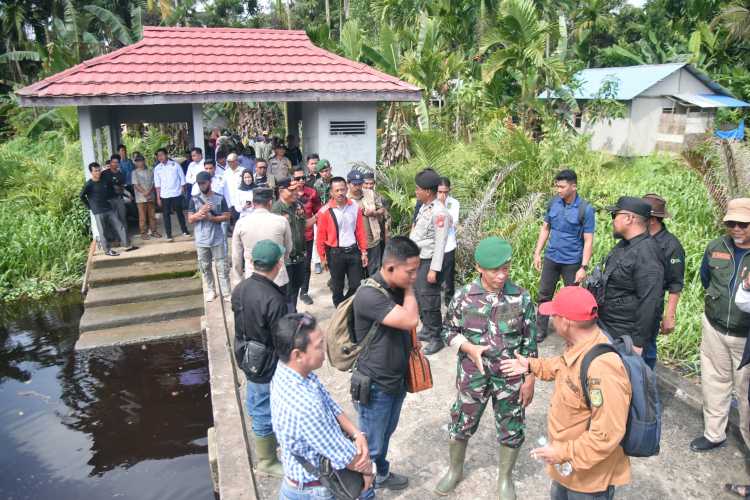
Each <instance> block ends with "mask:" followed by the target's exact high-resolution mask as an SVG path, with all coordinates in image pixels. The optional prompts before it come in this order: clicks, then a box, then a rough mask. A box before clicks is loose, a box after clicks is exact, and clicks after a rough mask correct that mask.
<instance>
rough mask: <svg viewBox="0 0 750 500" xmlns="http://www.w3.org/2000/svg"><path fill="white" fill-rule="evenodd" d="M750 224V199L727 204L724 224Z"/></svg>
mask: <svg viewBox="0 0 750 500" xmlns="http://www.w3.org/2000/svg"><path fill="white" fill-rule="evenodd" d="M730 220H731V221H735V222H750V198H735V199H733V200H729V203H727V214H726V215H725V216H724V222H726V221H730Z"/></svg>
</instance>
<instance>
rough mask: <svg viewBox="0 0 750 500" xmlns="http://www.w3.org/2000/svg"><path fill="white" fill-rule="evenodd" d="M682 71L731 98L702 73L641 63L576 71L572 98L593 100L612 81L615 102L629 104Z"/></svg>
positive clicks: (672, 65) (546, 95) (545, 94)
mask: <svg viewBox="0 0 750 500" xmlns="http://www.w3.org/2000/svg"><path fill="white" fill-rule="evenodd" d="M682 68H685V69H686V70H687V71H689V72H690V73H691V74H692V75H693V76H695V77H696V78H697V79H698V80H700V81H701V82H702V83H703V84H705V85H706V86H707V87H708V88H710V89H711V90H713V91H714V92H716V93H717V94H722V95H727V96H731V95H732V94H731V93H730V92H729V91H728V90H727V89H725V88H724V87H722V86H721V85H719V84H718V83H716V82H714V81H713V80H711V78H709V77H708V75H706V74H705V73H703V72H702V71H699V70H698V69H696V68H695V67H693V66H691V65H690V64H687V63H669V64H642V65H639V66H623V67H616V68H590V69H584V70H582V71H579V72H578V73H576V74H575V76H574V77H573V78H574V80H575V81H576V82H577V83H578V84H579V85H580V87H579V88H578V89H577V90H576V92H575V98H576V99H593V98H595V97H596V95H597V93H598V92H599V90H600V89H601V88H602V84H604V82H605V81H606V80H610V79H614V80H616V81H617V83H618V89H617V96H616V99H618V100H621V101H629V100H631V99H633V98H635V97H636V96H638V95H640V94H642V93H643V92H645V91H646V90H648V89H650V88H651V87H653V86H654V85H656V84H657V83H659V82H661V81H662V80H664V79H665V78H667V77H668V76H669V75H671V74H672V73H674V72H675V71H677V70H679V69H682ZM539 97H540V98H542V99H547V98H549V97H552V98H554V97H556V96H555V94H554V93H550V92H547V91H545V92H543V93H542V94H541V95H540V96H539Z"/></svg>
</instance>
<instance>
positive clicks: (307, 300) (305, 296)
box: [299, 293, 313, 306]
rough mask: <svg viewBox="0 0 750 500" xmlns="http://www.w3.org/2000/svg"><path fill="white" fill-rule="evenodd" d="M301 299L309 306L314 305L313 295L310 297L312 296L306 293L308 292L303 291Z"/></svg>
mask: <svg viewBox="0 0 750 500" xmlns="http://www.w3.org/2000/svg"><path fill="white" fill-rule="evenodd" d="M299 299H300V300H301V301H302V302H304V303H305V304H307V305H308V306H310V305H312V303H313V299H312V297H310V296H309V295H308V294H306V293H303V294H301V295H300V296H299Z"/></svg>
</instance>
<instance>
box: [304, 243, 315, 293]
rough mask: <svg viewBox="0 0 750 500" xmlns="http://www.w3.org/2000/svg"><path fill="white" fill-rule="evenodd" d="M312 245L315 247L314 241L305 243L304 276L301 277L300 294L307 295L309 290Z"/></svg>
mask: <svg viewBox="0 0 750 500" xmlns="http://www.w3.org/2000/svg"><path fill="white" fill-rule="evenodd" d="M313 245H315V240H310V241H306V242H305V275H304V276H303V277H302V293H307V292H308V291H309V290H310V275H311V274H312V270H311V269H310V267H311V266H312V254H313Z"/></svg>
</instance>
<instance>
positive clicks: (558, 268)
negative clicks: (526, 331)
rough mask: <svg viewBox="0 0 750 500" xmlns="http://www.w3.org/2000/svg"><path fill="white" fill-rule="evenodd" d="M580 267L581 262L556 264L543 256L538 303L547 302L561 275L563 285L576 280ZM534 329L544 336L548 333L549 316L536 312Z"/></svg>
mask: <svg viewBox="0 0 750 500" xmlns="http://www.w3.org/2000/svg"><path fill="white" fill-rule="evenodd" d="M580 268H581V264H580V263H578V264H558V263H557V262H554V261H551V260H549V259H548V258H546V257H545V259H544V263H543V264H542V279H541V280H540V282H539V293H538V294H537V298H536V301H537V303H538V304H543V303H544V302H549V301H550V300H552V296H553V295H554V294H555V288H557V282H558V281H559V280H560V276H562V279H563V283H564V284H565V286H569V285H572V284H574V283H575V281H576V272H578V270H579V269H580ZM536 329H537V332H538V333H539V335H541V336H544V337H546V336H547V334H548V333H549V316H544V315H542V314H537V317H536Z"/></svg>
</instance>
